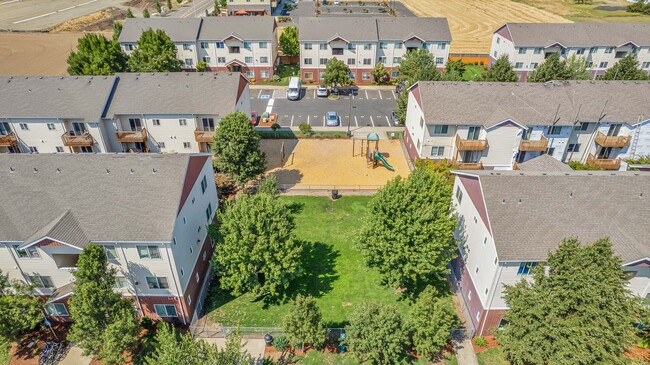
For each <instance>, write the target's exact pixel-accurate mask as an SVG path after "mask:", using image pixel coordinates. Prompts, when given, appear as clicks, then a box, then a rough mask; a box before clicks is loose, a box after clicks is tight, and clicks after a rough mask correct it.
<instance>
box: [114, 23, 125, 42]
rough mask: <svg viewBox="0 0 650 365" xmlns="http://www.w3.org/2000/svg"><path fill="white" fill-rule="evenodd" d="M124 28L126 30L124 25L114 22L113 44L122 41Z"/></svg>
mask: <svg viewBox="0 0 650 365" xmlns="http://www.w3.org/2000/svg"><path fill="white" fill-rule="evenodd" d="M122 28H124V24H122V23H120V22H118V21H117V20H115V21H113V42H117V40H118V39H120V34H122Z"/></svg>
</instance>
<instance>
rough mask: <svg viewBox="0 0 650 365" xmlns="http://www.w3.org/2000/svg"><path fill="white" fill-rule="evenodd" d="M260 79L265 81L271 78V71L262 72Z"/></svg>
mask: <svg viewBox="0 0 650 365" xmlns="http://www.w3.org/2000/svg"><path fill="white" fill-rule="evenodd" d="M260 77H261V78H263V79H268V78H269V77H271V73H270V72H269V71H261V72H260Z"/></svg>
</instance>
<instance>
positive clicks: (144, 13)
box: [142, 8, 151, 18]
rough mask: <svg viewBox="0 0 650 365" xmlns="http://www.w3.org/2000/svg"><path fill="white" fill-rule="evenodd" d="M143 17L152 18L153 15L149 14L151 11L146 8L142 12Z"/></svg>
mask: <svg viewBox="0 0 650 365" xmlns="http://www.w3.org/2000/svg"><path fill="white" fill-rule="evenodd" d="M142 17H143V18H151V14H150V13H149V9H147V8H144V10H142Z"/></svg>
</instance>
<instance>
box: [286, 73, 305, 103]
mask: <svg viewBox="0 0 650 365" xmlns="http://www.w3.org/2000/svg"><path fill="white" fill-rule="evenodd" d="M301 86H302V85H301V82H300V77H292V78H291V79H289V90H287V99H289V100H298V99H300V87H301Z"/></svg>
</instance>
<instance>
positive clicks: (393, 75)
mask: <svg viewBox="0 0 650 365" xmlns="http://www.w3.org/2000/svg"><path fill="white" fill-rule="evenodd" d="M398 76H399V71H392V72H391V73H390V77H393V78H394V77H398Z"/></svg>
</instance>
